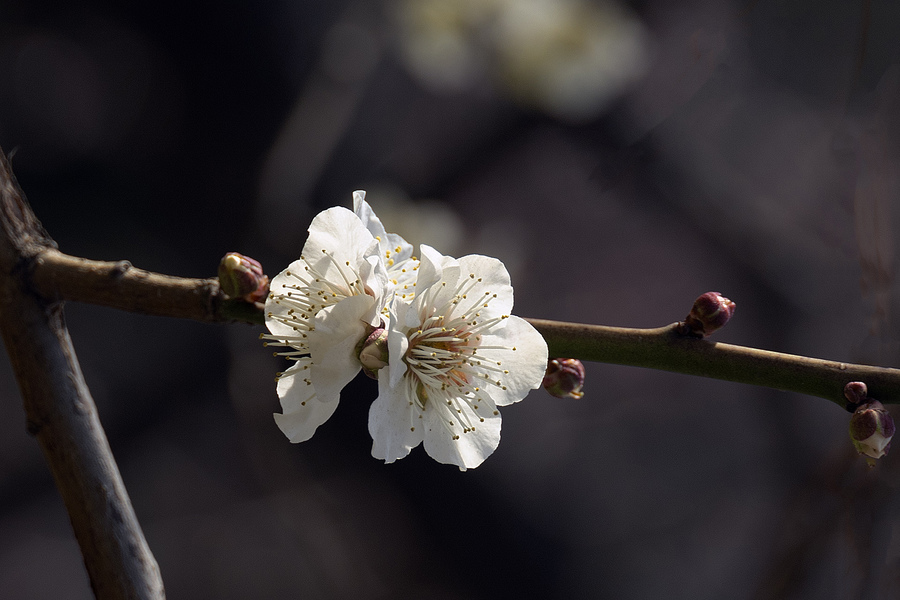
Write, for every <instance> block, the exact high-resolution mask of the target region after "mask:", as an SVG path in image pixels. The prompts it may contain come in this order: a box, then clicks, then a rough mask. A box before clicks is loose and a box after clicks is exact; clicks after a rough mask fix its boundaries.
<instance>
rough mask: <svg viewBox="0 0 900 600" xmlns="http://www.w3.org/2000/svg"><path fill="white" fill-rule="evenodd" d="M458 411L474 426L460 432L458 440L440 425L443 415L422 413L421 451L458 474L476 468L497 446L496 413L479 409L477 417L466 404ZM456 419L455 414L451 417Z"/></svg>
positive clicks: (498, 422)
mask: <svg viewBox="0 0 900 600" xmlns="http://www.w3.org/2000/svg"><path fill="white" fill-rule="evenodd" d="M460 410H462V411H463V415H464V416H465V418H466V419H468V420H469V421H470V422H474V423H477V424H476V425H475V429H474V431H467V432H465V433H461V434H459V437H458V439H453V436H452V435H451V433H450V432H449V431H447V429H446V427H445V426H444V423H443V422H442V419H444V418H446V417H445V415H443V414H441V412H440V411H438V410H434V409H432V410H426V411H425V421H426V423H425V424H426V430H425V451H426V452H428V455H429V456H430V457H431V458H433V459H434V460H436V461H438V462H440V463H445V464H451V465H456V466H458V467H459V469H460V471H465V470H466V469H474V468H475V467H477V466H478V465H480V464H481V463H482V462H484V459H486V458H487V457H488V456H490V455H491V454H492V453H493V452H494V450H496V449H497V446H498V445H499V444H500V413H499V412H497V411H490V412H487V411H483V410H482V411H479V412H481V413H482V416H480V417H479V415H478V414H477V413H476V412H475V411H474V410H472V409H471V407H469V406H468V405H467V404H461V405H460ZM494 413H496V414H494ZM460 417H461V416H460V415H458V414H457V415H456V416H455V417H453V418H454V419H458V418H460ZM481 418H483V419H484V421H481V420H480V419H481ZM454 423H456V421H454Z"/></svg>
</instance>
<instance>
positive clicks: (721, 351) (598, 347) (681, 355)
mask: <svg viewBox="0 0 900 600" xmlns="http://www.w3.org/2000/svg"><path fill="white" fill-rule="evenodd" d="M528 321H529V322H530V323H531V324H532V325H534V327H535V328H536V329H537V330H538V331H539V332H541V335H543V336H544V339H546V340H547V344H548V345H549V347H550V356H558V357H566V358H579V359H581V360H589V361H596V362H605V363H613V364H619V365H630V366H634V367H647V368H651V369H660V370H663V371H674V372H676V373H684V374H686V375H700V376H702V377H712V378H715V379H724V380H727V381H736V382H739V383H749V384H752V385H760V386H765V387H771V388H775V389H779V390H785V391H791V392H799V393H802V394H808V395H810V396H819V397H822V398H827V399H828V400H831V401H832V402H834V403H836V404H838V405H839V406H842V407H844V408H847V409H848V410H852V407H848V406H847V404H848V403H847V400H846V399H845V398H844V393H843V390H844V386H845V385H846V384H847V383H849V382H851V381H864V382H865V383H866V385H867V386H868V388H869V393H870V395H871V396H872V397H873V398H877V399H879V400H880V401H882V402H900V369H890V368H883V367H872V366H867V365H854V364H849V363H842V362H835V361H831V360H822V359H818V358H808V357H806V356H796V355H793V354H783V353H781V352H771V351H768V350H759V349H757V348H747V347H745V346H735V345H732V344H723V343H721V342H712V341H709V340H705V339H697V338H693V337H689V336H685V335H682V334H680V333H679V332H678V330H679V327H678V325H679V324H678V323H673V324H671V325H667V326H665V327H659V328H656V329H630V328H624V327H604V326H601V325H582V324H578V323H562V322H559V321H547V320H543V319H528Z"/></svg>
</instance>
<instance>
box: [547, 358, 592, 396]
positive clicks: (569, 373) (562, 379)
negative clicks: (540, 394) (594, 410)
mask: <svg viewBox="0 0 900 600" xmlns="http://www.w3.org/2000/svg"><path fill="white" fill-rule="evenodd" d="M543 385H544V389H545V390H547V391H548V392H549V393H550V395H551V396H556V397H557V398H576V399H577V398H581V397H582V396H584V392H582V391H581V388H582V387H583V386H584V365H583V364H581V361H580V360H578V359H577V358H554V359H553V360H551V361H550V362H549V363H547V372H546V373H545V374H544V384H543Z"/></svg>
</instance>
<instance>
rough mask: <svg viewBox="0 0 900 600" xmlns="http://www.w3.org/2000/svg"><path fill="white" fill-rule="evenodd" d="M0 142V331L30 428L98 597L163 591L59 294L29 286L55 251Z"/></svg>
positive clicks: (139, 595)
mask: <svg viewBox="0 0 900 600" xmlns="http://www.w3.org/2000/svg"><path fill="white" fill-rule="evenodd" d="M53 246H54V244H53V241H52V240H51V239H50V238H49V236H48V235H47V234H46V232H44V230H43V228H42V227H41V225H40V223H39V222H38V220H37V218H35V216H34V214H33V213H32V212H31V209H30V208H29V206H28V205H27V203H26V202H25V199H24V196H23V194H22V192H21V190H20V189H19V186H18V184H17V183H16V181H15V178H14V176H13V174H12V170H11V169H10V166H9V163H8V161H7V159H6V158H5V156H4V155H3V153H2V151H0V332H2V335H3V340H4V342H5V344H6V349H7V352H8V353H9V356H10V360H11V361H12V366H13V370H14V371H15V374H16V378H17V380H18V382H19V387H20V389H21V391H22V398H23V401H24V405H25V414H26V418H27V422H28V431H29V432H30V433H31V434H32V435H34V436H35V437H36V438H37V441H38V443H39V444H40V446H41V449H42V450H43V452H44V456H45V457H46V459H47V462H48V464H49V466H50V470H51V471H52V473H53V477H54V479H55V480H56V486H57V488H58V489H59V492H60V495H61V496H62V499H63V502H64V503H65V506H66V510H67V511H68V513H69V518H70V520H71V522H72V528H73V529H74V531H75V537H76V538H77V540H78V543H79V545H80V547H81V553H82V556H83V558H84V563H85V566H86V568H87V572H88V576H89V577H90V581H91V586H92V587H93V590H94V594H95V595H96V597H97V598H100V599H107V598H109V599H121V598H129V599H130V598H142V599H160V598H164V597H165V592H164V591H163V585H162V579H161V578H160V573H159V567H158V566H157V564H156V560H155V559H154V558H153V555H152V554H151V553H150V549H149V548H148V546H147V542H146V540H145V539H144V535H143V532H142V531H141V528H140V526H139V524H138V521H137V518H136V517H135V514H134V510H133V508H132V506H131V501H130V500H129V498H128V494H127V492H126V491H125V486H124V484H123V483H122V478H121V476H120V474H119V470H118V467H117V466H116V463H115V460H114V459H113V456H112V453H111V452H110V449H109V444H108V442H107V440H106V435H105V433H104V431H103V427H102V426H101V424H100V420H99V417H98V415H97V409H96V406H95V405H94V401H93V399H92V398H91V395H90V392H89V391H88V388H87V385H86V384H85V382H84V378H83V376H82V374H81V369H80V367H79V365H78V360H77V358H76V356H75V351H74V349H73V348H72V342H71V340H70V338H69V333H68V331H67V329H66V326H65V322H64V317H63V310H62V303H61V302H55V301H51V302H48V301H46V300H44V299H43V298H41V297H39V296H37V295H35V294H34V293H33V292H32V291H31V290H30V289H29V287H28V285H27V283H26V280H27V273H26V270H27V267H28V265H29V263H30V262H31V261H33V260H34V259H35V258H36V257H37V256H39V255H41V254H42V253H44V252H55V250H53V249H52V247H53Z"/></svg>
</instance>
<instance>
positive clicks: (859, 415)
mask: <svg viewBox="0 0 900 600" xmlns="http://www.w3.org/2000/svg"><path fill="white" fill-rule="evenodd" d="M895 430H896V429H895V427H894V419H893V418H891V413H889V412H888V411H887V410H886V409H885V408H884V405H883V404H881V402H879V401H878V400H872V399H869V401H868V402H866V403H865V404H863V405H861V406H860V407H859V408H857V409H856V412H854V413H853V415H852V416H851V417H850V441H852V442H853V445H854V446H855V447H856V450H857V451H858V452H859V453H860V454H864V455H865V456H866V462H868V463H869V465H874V464H875V459H876V458H881V457H882V456H884V455H886V454H887V453H888V450H890V449H891V438H892V437H894V431H895Z"/></svg>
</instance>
